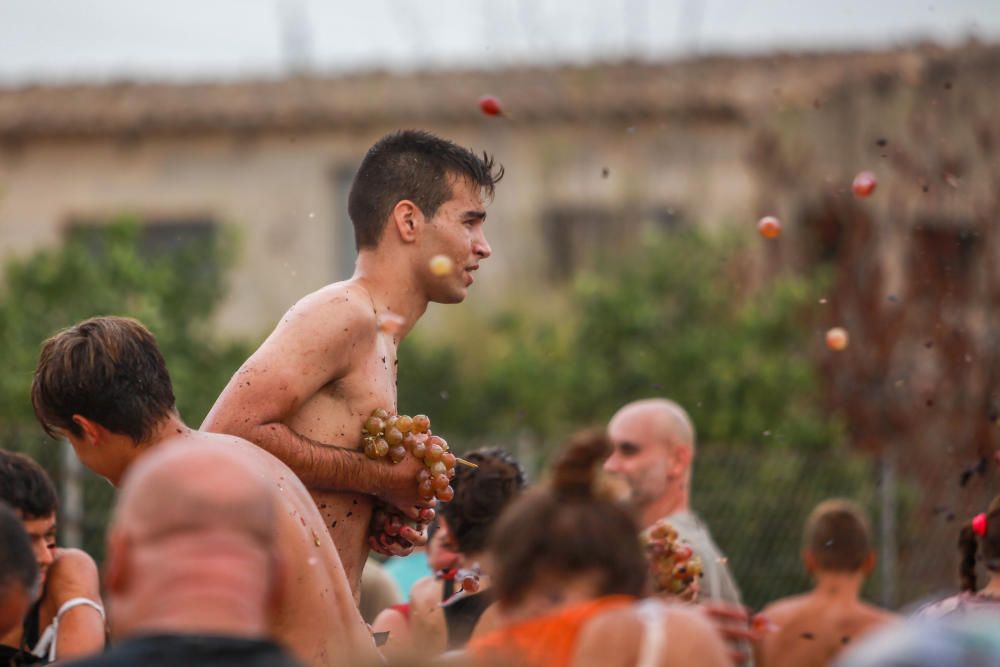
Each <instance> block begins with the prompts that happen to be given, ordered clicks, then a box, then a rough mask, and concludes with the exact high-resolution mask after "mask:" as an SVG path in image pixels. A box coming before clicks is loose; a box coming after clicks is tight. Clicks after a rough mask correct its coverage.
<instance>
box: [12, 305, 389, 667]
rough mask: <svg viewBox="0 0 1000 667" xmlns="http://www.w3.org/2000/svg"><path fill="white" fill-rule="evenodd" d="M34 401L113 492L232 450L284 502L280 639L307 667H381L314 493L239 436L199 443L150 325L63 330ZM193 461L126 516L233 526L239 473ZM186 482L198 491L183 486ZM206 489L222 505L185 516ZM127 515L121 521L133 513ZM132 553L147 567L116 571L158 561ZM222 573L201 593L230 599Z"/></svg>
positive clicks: (101, 322)
mask: <svg viewBox="0 0 1000 667" xmlns="http://www.w3.org/2000/svg"><path fill="white" fill-rule="evenodd" d="M31 398H32V403H33V404H34V408H35V415H36V416H37V418H38V420H39V422H40V423H41V424H42V426H43V428H45V430H46V431H47V432H48V433H49V434H50V435H57V436H60V437H65V438H67V439H68V440H69V441H70V443H71V444H72V445H73V449H74V450H75V451H76V453H77V455H78V456H79V457H80V460H81V461H82V462H83V463H84V465H86V466H87V467H88V468H90V469H91V470H93V471H94V472H96V473H97V474H99V475H102V476H104V477H105V478H107V479H108V480H109V481H110V482H111V483H112V484H114V485H116V486H117V485H118V484H119V483H120V482H121V480H122V478H123V477H124V475H125V473H126V471H127V470H128V469H129V468H131V467H132V466H133V465H134V464H135V463H136V462H137V461H140V462H141V460H142V459H143V458H144V457H146V456H152V452H158V451H160V450H164V449H170V448H174V447H186V446H198V447H204V448H206V452H207V451H208V450H209V448H219V447H221V448H225V449H226V450H227V451H228V452H229V453H231V455H232V457H233V458H238V459H239V461H240V463H241V464H242V466H243V467H244V468H246V469H247V470H248V471H249V474H250V475H251V477H253V478H254V479H256V480H258V483H257V485H258V486H259V485H261V484H262V485H264V486H268V487H270V488H271V489H272V490H274V491H275V492H276V493H277V496H278V499H279V502H278V507H277V509H276V510H274V511H273V517H274V519H273V521H274V523H275V524H276V525H275V529H276V530H277V554H278V555H279V556H280V560H281V562H283V563H284V568H283V569H282V570H281V573H280V577H279V578H278V581H277V585H276V588H275V591H276V592H275V597H276V602H275V613H274V614H272V615H271V616H270V618H269V630H270V634H271V636H273V637H274V638H275V639H277V641H278V642H279V643H281V644H282V645H283V646H285V647H286V648H288V649H290V650H291V651H292V652H293V653H294V654H295V656H296V657H298V658H299V659H300V660H302V661H303V662H305V663H307V664H309V665H356V664H365V662H366V661H367V660H370V659H372V658H373V657H374V655H375V647H374V642H373V640H372V638H371V634H370V633H369V631H368V629H367V627H366V626H365V624H364V622H363V621H362V619H361V616H360V614H359V613H358V609H357V606H356V604H355V600H354V595H353V593H352V591H351V588H350V586H349V585H348V582H347V577H346V575H345V574H344V568H343V565H342V564H341V561H340V557H339V555H338V554H337V549H336V547H335V546H334V543H333V540H332V539H331V537H330V534H329V532H328V531H327V530H326V526H325V525H324V522H323V518H322V517H321V516H320V513H319V510H318V509H317V507H316V505H315V504H314V503H313V500H312V498H311V497H310V496H309V492H308V491H307V490H306V488H305V487H304V486H303V485H302V483H301V482H300V481H299V479H298V477H296V475H295V473H293V472H292V471H291V469H290V468H288V466H286V465H285V464H283V463H282V462H281V461H279V460H278V459H276V458H275V457H273V456H272V455H270V454H268V453H267V452H266V451H264V450H263V449H261V448H259V447H257V446H256V445H253V444H251V443H249V442H247V441H246V440H242V439H240V438H237V437H234V436H230V435H217V434H209V433H201V432H198V431H195V430H193V429H190V428H188V427H187V426H186V425H185V424H184V422H183V421H182V420H181V417H180V415H179V414H178V413H177V410H176V407H175V405H174V393H173V387H172V386H171V383H170V375H169V374H168V373H167V367H166V364H165V362H164V360H163V356H162V355H161V354H160V350H159V348H158V347H157V345H156V340H155V339H154V338H153V335H152V334H151V333H150V332H149V331H148V330H147V329H146V328H145V327H144V326H142V324H140V323H139V322H137V321H135V320H131V319H127V318H122V317H95V318H92V319H89V320H86V321H84V322H81V323H79V324H77V325H76V326H73V327H70V328H68V329H65V330H63V331H60V332H59V333H57V334H56V335H55V336H53V337H52V338H50V339H49V340H47V341H46V342H45V344H44V345H43V346H42V352H41V355H40V358H39V362H38V368H37V369H36V371H35V378H34V382H33V383H32V388H31ZM208 456H209V455H208V454H207V453H206V454H205V457H208ZM165 460H167V459H165ZM186 460H187V461H188V463H189V465H186V466H185V465H182V464H180V463H174V464H173V465H174V466H175V469H176V471H178V472H177V474H176V475H174V476H173V477H171V476H169V475H168V476H166V477H164V478H162V479H160V478H156V477H150V478H149V480H148V484H150V485H154V484H155V486H156V488H157V489H158V491H157V494H156V495H155V496H154V495H148V496H139V498H138V499H137V500H136V501H134V502H133V503H131V504H130V505H128V506H127V507H126V510H127V511H128V512H136V513H139V512H140V510H141V509H143V508H146V510H147V511H148V512H149V513H150V514H156V513H162V515H163V516H162V517H161V518H159V519H157V520H156V521H155V522H154V527H155V526H160V527H163V526H164V525H165V522H169V521H174V522H179V523H177V524H176V525H173V526H171V525H170V524H167V526H168V528H169V530H166V531H165V532H164V535H165V536H169V534H170V533H171V532H172V531H173V530H174V529H175V528H178V526H179V527H183V528H185V529H186V527H187V526H188V525H189V522H197V521H203V522H206V525H209V524H210V525H216V524H217V523H219V522H221V521H222V519H223V518H225V517H229V518H230V519H232V518H233V517H232V516H230V515H229V514H226V512H223V511H222V509H220V508H222V507H224V506H225V507H229V508H230V509H232V510H235V509H237V508H239V503H236V504H233V503H235V502H236V501H231V502H230V501H227V502H229V505H225V504H224V503H223V500H225V499H226V497H227V496H226V495H225V494H236V492H237V491H238V489H234V488H232V484H229V483H225V482H224V478H225V475H226V474H228V473H229V471H230V470H231V469H234V464H232V463H231V462H230V461H229V460H228V459H227V460H222V459H211V460H210V459H209V458H204V459H202V460H198V459H196V458H195V457H193V456H190V457H188V459H186ZM192 461H196V462H197V464H195V463H192ZM213 461H214V462H213ZM185 476H186V477H190V478H191V480H189V481H187V482H185V484H186V485H180V484H179V482H180V481H181V478H182V477H185ZM175 481H176V482H178V484H175V483H174V482H175ZM195 484H202V485H203V486H193V485H195ZM136 486H137V488H138V486H139V485H138V484H137V485H136ZM175 486H176V487H177V491H176V492H174V491H173V489H174V487H175ZM203 488H204V489H208V490H209V491H212V490H214V491H213V492H214V493H216V497H215V499H214V500H213V502H215V503H220V504H216V505H211V504H207V505H206V508H203V509H201V510H199V511H198V512H194V511H191V510H190V508H188V507H185V506H184V505H183V502H182V501H185V498H186V496H185V495H184V493H187V492H188V491H189V490H191V489H203ZM254 488H256V486H255V487H254ZM206 492H208V491H206ZM234 497H236V496H234ZM240 497H242V496H240ZM198 498H200V497H198ZM199 502H200V500H199ZM149 503H152V505H147V504H149ZM252 507H253V506H252V505H251V506H247V507H244V508H242V510H241V511H242V512H245V513H246V514H247V517H243V518H240V519H239V520H244V521H251V523H252V524H253V525H256V523H255V522H256V521H257V519H256V518H254V517H255V516H256V515H254V514H253V511H254V510H252V509H251V508H252ZM208 508H212V509H208ZM126 510H122V512H125V513H126V514H127V512H126ZM219 513H221V515H220V514H219ZM268 516H271V515H268ZM258 518H259V517H258ZM227 520H228V519H227ZM234 520H235V519H234ZM213 522H214V523H213ZM141 523H142V522H141V521H137V522H131V523H129V522H128V521H127V520H126V518H121V519H120V524H119V525H120V526H121V527H122V528H123V530H124V532H122V531H119V532H118V533H115V534H116V535H121V536H126V537H127V536H128V535H130V534H131V535H133V537H132V538H128V539H132V540H135V539H139V538H143V539H145V538H147V537H149V535H145V534H143V533H141V532H139V533H129V532H128V530H132V531H140V529H142V528H143V527H142V526H141V525H137V524H141ZM125 529H128V530H125ZM145 529H146V530H150V528H148V527H147V528H145ZM247 530H249V528H247ZM244 532H246V531H244ZM137 536H138V537H137ZM126 537H114V536H112V547H113V548H117V547H116V544H118V545H119V546H120V545H121V544H124V543H128V539H126ZM164 539H165V538H164ZM261 539H263V536H262V537H261ZM116 540H117V542H116ZM123 540H124V542H122V541H123ZM180 544H181V545H182V546H183V545H184V544H193V542H181V543H180ZM177 548H178V549H179V550H180V552H183V549H182V548H181V547H177ZM185 548H187V547H185ZM126 552H127V553H128V554H131V555H132V556H130V558H131V557H134V558H135V559H138V560H135V561H134V562H133V561H132V560H128V559H125V560H120V561H119V562H122V563H125V564H127V565H128V567H132V566H133V565H134V564H136V563H139V562H142V563H143V565H144V566H150V567H151V565H150V562H147V561H142V560H141V559H142V558H143V557H144V556H143V554H146V553H148V552H145V551H143V550H142V549H139V548H138V547H136V549H133V550H131V551H129V550H128V549H126ZM180 555H183V553H181V554H180ZM171 560H172V559H163V562H162V563H159V565H158V567H162V568H164V569H165V570H169V568H170V567H172V565H171V562H169V561H171ZM214 572H215V573H216V574H217V575H218V577H219V578H220V581H219V582H217V583H213V582H214V578H215V575H212V576H209V577H207V578H205V579H204V585H205V587H206V589H207V590H209V591H210V590H213V587H216V586H217V587H218V590H219V591H220V595H224V593H223V591H226V590H229V589H227V588H225V586H227V585H228V583H227V582H228V580H227V579H226V577H232V576H237V573H235V572H228V571H227V568H223V567H218V568H216V569H215V571H214ZM125 582H126V583H125V584H123V585H127V586H138V587H140V589H141V587H143V586H152V585H153V584H154V583H155V581H146V580H145V578H143V577H139V578H126V580H125ZM229 583H231V582H229ZM140 589H137V590H140ZM167 593H169V591H167ZM167 593H164V594H167ZM142 597H143V596H140V595H136V596H131V597H129V596H125V597H124V599H125V600H126V602H125V603H124V604H125V605H126V607H127V605H128V604H129V601H130V600H134V601H135V604H141V602H142ZM148 602H149V603H154V602H155V600H152V599H150V600H148ZM116 606H117V605H116ZM118 611H120V610H118ZM121 618H122V619H124V618H125V616H124V615H122V616H121ZM123 622H124V623H127V621H124V620H120V621H119V624H121V623H123ZM124 627H126V628H127V624H126V626H124ZM137 664H138V663H137Z"/></svg>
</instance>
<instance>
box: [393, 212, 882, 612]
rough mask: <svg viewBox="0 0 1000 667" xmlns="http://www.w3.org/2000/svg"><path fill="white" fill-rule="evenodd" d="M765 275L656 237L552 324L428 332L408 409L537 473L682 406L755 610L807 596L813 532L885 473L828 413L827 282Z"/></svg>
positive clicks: (713, 508)
mask: <svg viewBox="0 0 1000 667" xmlns="http://www.w3.org/2000/svg"><path fill="white" fill-rule="evenodd" d="M752 266H753V262H752V249H751V248H750V247H748V246H747V245H746V243H745V239H742V238H739V237H733V236H727V237H714V236H709V235H707V234H705V233H703V232H698V231H693V230H692V231H687V232H683V233H678V234H673V235H670V236H662V237H654V238H649V239H646V242H645V243H644V244H643V245H642V247H641V248H640V249H638V250H637V251H636V253H635V254H633V255H631V256H629V257H628V258H626V261H620V262H614V263H609V265H608V266H607V268H606V270H603V271H601V273H600V274H597V273H586V274H583V275H581V276H580V277H579V279H578V280H577V281H576V282H575V284H574V285H573V286H572V289H571V290H570V291H569V294H568V297H567V300H566V302H565V303H564V304H562V305H553V306H549V312H550V316H548V317H544V316H539V315H538V314H537V313H535V312H534V310H536V309H535V308H534V307H533V304H530V303H529V304H526V305H524V306H522V307H519V308H518V309H517V310H513V311H509V312H503V313H500V314H498V315H496V316H495V317H492V318H489V319H488V320H485V321H480V322H470V323H467V324H465V325H464V326H458V325H456V326H455V327H453V328H454V332H455V335H452V336H449V337H448V338H447V339H444V340H442V339H441V338H440V337H438V338H435V339H431V338H429V337H427V336H426V335H423V334H422V333H421V332H420V331H419V329H418V331H417V334H416V335H415V337H414V340H412V341H408V342H407V343H405V344H404V346H403V347H402V349H401V350H400V365H399V367H400V401H399V402H400V407H401V408H402V409H404V410H407V411H426V412H427V413H428V414H430V415H431V416H432V418H433V420H434V425H435V429H436V430H438V431H440V432H441V433H444V434H446V435H447V436H449V437H450V438H451V442H452V443H454V444H455V445H456V446H457V448H459V449H462V448H468V447H474V446H476V445H479V444H483V443H485V442H491V443H496V444H504V445H507V446H508V447H511V448H513V449H516V450H517V452H518V454H519V455H520V456H521V457H522V458H526V459H528V460H527V461H525V463H526V464H528V465H529V467H535V468H537V467H538V466H540V465H541V464H542V463H543V462H544V461H545V459H546V457H547V456H548V454H549V453H550V452H551V450H552V449H553V448H554V447H555V446H557V445H558V442H559V441H560V440H561V439H562V438H563V437H565V436H566V435H567V434H568V433H569V432H571V431H572V430H574V429H576V428H578V427H580V426H586V425H603V424H605V423H606V422H607V419H608V418H609V417H610V416H611V414H613V413H614V411H615V410H617V409H618V408H619V407H621V406H622V405H623V404H625V403H626V402H628V401H631V400H634V399H638V398H644V397H649V396H669V397H671V398H673V399H675V400H677V401H678V402H680V403H681V404H682V405H684V406H685V407H687V408H688V410H689V411H690V413H691V415H692V418H693V419H694V421H695V424H696V426H697V428H698V432H699V454H698V461H697V463H696V467H695V481H694V499H693V503H694V505H695V507H696V508H697V509H698V510H699V512H700V513H702V514H703V516H704V517H705V518H706V519H707V521H708V522H709V524H710V525H711V526H712V529H713V532H714V533H715V535H716V538H717V541H718V542H719V543H720V545H721V546H722V547H723V548H724V549H725V550H726V551H727V552H728V553H729V555H730V557H731V558H732V566H733V568H734V571H735V573H736V576H737V579H738V580H739V581H740V582H741V584H742V586H743V589H744V595H745V597H746V599H747V601H748V602H750V603H752V604H762V603H764V602H766V601H768V600H770V599H773V598H774V597H777V596H778V595H784V594H787V593H790V592H792V591H795V590H801V589H802V588H803V587H804V586H805V585H806V584H807V581H806V578H805V574H804V573H803V572H802V571H801V567H799V565H798V562H797V558H798V545H799V535H800V533H801V528H802V521H803V520H804V519H805V517H806V515H807V514H808V512H809V511H810V510H811V508H812V507H813V505H814V504H815V503H816V502H818V501H819V500H821V499H823V498H825V497H828V496H830V495H846V496H851V497H855V498H859V499H860V500H862V501H863V502H867V501H870V499H871V495H872V489H871V481H870V474H869V467H868V465H867V463H866V462H864V461H863V460H859V459H858V458H857V457H854V456H851V455H850V454H848V453H847V452H846V451H845V449H844V447H843V444H842V442H841V441H842V438H841V437H840V429H839V428H838V424H837V421H836V420H835V419H833V418H832V417H831V416H830V415H829V414H827V412H826V411H825V410H824V408H823V405H822V397H821V396H820V392H819V387H818V381H817V374H816V371H815V364H814V361H813V358H812V355H813V354H814V353H815V352H816V351H817V345H818V344H819V336H818V335H817V333H816V332H817V331H818V329H817V327H816V326H815V318H816V315H817V311H816V309H817V308H818V305H817V300H818V296H819V294H821V293H822V292H821V289H822V287H823V285H824V284H825V280H824V279H823V277H822V276H812V277H808V278H803V277H794V276H783V277H779V278H777V279H775V280H772V281H769V282H766V283H764V284H763V285H761V286H760V287H759V288H757V289H750V288H749V287H748V285H749V284H751V283H752V282H753V281H752V280H751V279H750V278H749V276H750V275H752V270H751V269H752ZM778 540H780V542H779V541H778ZM776 563H777V564H779V565H780V567H777V568H776V567H775V564H776Z"/></svg>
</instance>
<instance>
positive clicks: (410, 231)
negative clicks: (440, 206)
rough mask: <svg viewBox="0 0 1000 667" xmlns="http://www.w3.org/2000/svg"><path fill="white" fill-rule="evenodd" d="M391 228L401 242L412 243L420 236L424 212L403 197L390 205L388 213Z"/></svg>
mask: <svg viewBox="0 0 1000 667" xmlns="http://www.w3.org/2000/svg"><path fill="white" fill-rule="evenodd" d="M389 222H390V223H391V229H395V230H396V233H397V234H399V238H400V239H401V240H402V241H403V243H413V242H414V241H416V240H417V239H418V238H419V237H420V228H421V227H422V226H423V222H424V214H423V212H421V210H420V207H419V206H417V205H416V204H414V203H413V202H412V201H410V200H409V199H403V200H402V201H399V202H397V203H396V205H395V206H393V207H392V213H390V214H389Z"/></svg>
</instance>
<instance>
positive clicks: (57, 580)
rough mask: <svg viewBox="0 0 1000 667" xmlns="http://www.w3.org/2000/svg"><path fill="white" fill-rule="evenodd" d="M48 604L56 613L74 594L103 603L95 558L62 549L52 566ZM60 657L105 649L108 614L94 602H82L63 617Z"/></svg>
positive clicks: (59, 658)
mask: <svg viewBox="0 0 1000 667" xmlns="http://www.w3.org/2000/svg"><path fill="white" fill-rule="evenodd" d="M45 588H46V595H45V597H46V599H45V606H46V609H47V610H50V613H51V614H52V616H53V617H54V616H55V615H56V614H57V613H58V611H59V609H60V608H61V607H62V606H63V605H64V604H65V603H67V602H69V601H70V600H72V599H74V598H86V599H88V600H91V601H92V602H95V603H97V604H98V605H101V594H100V581H99V577H98V573H97V565H95V564H94V559H93V558H91V557H90V556H88V555H87V554H86V553H85V552H83V551H80V550H78V549H60V550H59V555H58V557H57V558H56V560H55V562H54V563H53V564H52V568H51V569H50V570H49V575H48V581H47V582H46V586H45ZM55 641H56V658H57V659H58V660H59V661H60V662H61V661H63V660H67V659H70V658H80V657H83V656H87V655H92V654H95V653H100V652H101V651H102V650H103V649H104V618H103V617H102V616H101V612H99V611H98V610H97V609H95V608H94V607H92V606H90V605H78V606H75V607H73V608H72V609H69V610H68V611H66V612H65V613H63V615H62V616H61V617H60V618H59V632H58V633H57V634H56V638H55Z"/></svg>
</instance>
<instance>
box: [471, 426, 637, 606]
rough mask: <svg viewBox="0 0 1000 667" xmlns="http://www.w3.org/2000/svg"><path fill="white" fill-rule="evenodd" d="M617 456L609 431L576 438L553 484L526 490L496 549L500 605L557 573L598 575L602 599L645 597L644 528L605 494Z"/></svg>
mask: <svg viewBox="0 0 1000 667" xmlns="http://www.w3.org/2000/svg"><path fill="white" fill-rule="evenodd" d="M610 453H611V443H610V442H609V441H608V439H607V436H606V435H605V434H604V432H603V431H596V430H595V431H584V432H581V433H578V434H576V435H574V436H572V437H571V438H570V439H569V441H568V442H567V443H566V445H565V447H564V448H563V450H562V452H561V454H560V455H559V457H558V458H557V459H556V462H555V465H554V466H553V469H552V479H551V481H550V482H549V484H548V486H547V487H545V488H539V489H535V490H532V491H528V492H526V493H525V494H524V495H523V496H522V497H520V498H519V499H517V500H515V501H514V503H512V504H511V506H510V507H509V508H508V509H507V510H506V511H505V512H504V513H503V515H502V516H501V517H500V520H499V522H497V526H496V528H495V529H494V531H493V533H492V534H491V536H490V547H491V550H492V553H493V557H494V559H495V562H496V572H495V576H494V588H495V590H496V595H497V598H498V599H499V600H500V601H501V602H503V603H504V604H508V605H509V604H516V603H517V602H518V601H519V600H521V599H522V598H523V597H524V595H525V594H526V593H527V592H528V591H529V590H530V589H531V588H532V587H533V585H534V584H535V583H536V582H537V581H538V580H539V579H540V578H541V577H544V576H546V575H547V574H551V573H556V574H560V575H561V574H565V575H570V576H572V575H577V574H587V573H590V572H597V573H599V575H600V583H599V585H598V589H599V590H598V591H597V594H598V595H612V594H624V595H635V596H639V595H641V594H642V593H643V590H644V587H645V584H646V576H647V570H648V568H647V565H646V560H645V557H644V556H643V553H642V548H641V546H640V544H639V525H638V523H637V522H636V520H635V517H634V516H633V515H632V513H631V511H630V510H629V509H628V508H627V507H626V506H625V505H623V504H622V503H621V502H619V501H617V500H614V499H612V498H611V497H604V496H603V495H602V493H601V492H600V491H599V490H598V487H599V485H598V483H597V480H598V476H599V474H600V467H601V464H602V463H603V462H604V460H605V459H606V458H607V457H608V456H609V455H610Z"/></svg>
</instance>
